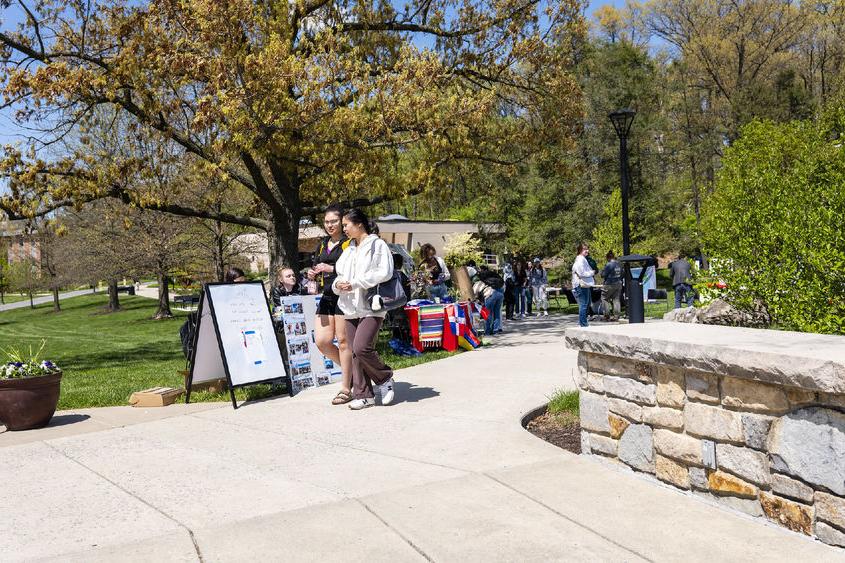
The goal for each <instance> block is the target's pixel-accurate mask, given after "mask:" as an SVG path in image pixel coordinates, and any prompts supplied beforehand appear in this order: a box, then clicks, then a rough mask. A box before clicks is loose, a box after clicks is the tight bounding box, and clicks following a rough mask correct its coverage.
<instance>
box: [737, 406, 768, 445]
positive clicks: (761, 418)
mask: <svg viewBox="0 0 845 563" xmlns="http://www.w3.org/2000/svg"><path fill="white" fill-rule="evenodd" d="M773 420H774V417H771V416H766V415H764V414H745V413H743V414H742V433H743V435H744V436H745V444H746V445H747V446H748V447H750V448H754V449H756V450H765V449H766V440H768V438H769V428H771V426H772V421H773Z"/></svg>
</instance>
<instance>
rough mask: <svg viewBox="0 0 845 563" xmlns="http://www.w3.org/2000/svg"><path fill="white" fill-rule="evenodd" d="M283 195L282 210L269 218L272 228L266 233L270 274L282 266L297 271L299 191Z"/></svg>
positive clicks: (295, 190)
mask: <svg viewBox="0 0 845 563" xmlns="http://www.w3.org/2000/svg"><path fill="white" fill-rule="evenodd" d="M281 191H282V193H283V194H284V196H285V197H284V201H283V205H282V206H281V207H282V209H278V210H275V212H274V213H273V216H272V217H271V218H270V221H271V222H272V227H271V228H270V230H269V231H267V244H268V246H269V247H270V248H269V249H270V272H277V271H278V269H279V268H280V267H282V266H285V267H289V268H293V269H294V270H296V271H298V270H299V216H300V215H301V211H302V204H301V202H300V201H299V190H298V189H294V188H289V189H283V190H281Z"/></svg>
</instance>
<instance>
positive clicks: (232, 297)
mask: <svg viewBox="0 0 845 563" xmlns="http://www.w3.org/2000/svg"><path fill="white" fill-rule="evenodd" d="M194 338H195V340H194V348H193V351H192V353H191V369H190V373H189V375H188V390H187V394H186V396H185V402H186V403H188V402H189V401H190V398H191V387H192V386H193V384H194V383H202V382H204V381H214V380H217V379H223V378H225V379H226V381H227V383H228V384H229V394H230V395H231V397H232V406H233V407H234V408H238V404H237V402H236V401H235V388H236V387H243V386H246V385H253V384H256V383H269V382H271V381H274V380H277V379H280V378H284V377H286V375H287V374H286V373H285V366H284V362H283V361H282V354H281V351H280V350H279V344H278V341H277V339H276V331H275V330H274V328H273V321H272V319H271V318H270V309H269V308H268V306H267V298H266V297H265V294H264V284H263V283H262V282H243V283H209V284H205V290H204V291H203V293H202V295H201V296H200V303H199V317H198V320H197V327H196V333H195V336H194ZM288 381H290V380H288ZM288 388H290V385H288Z"/></svg>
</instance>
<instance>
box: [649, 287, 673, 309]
mask: <svg viewBox="0 0 845 563" xmlns="http://www.w3.org/2000/svg"><path fill="white" fill-rule="evenodd" d="M647 298H648V300H649V301H660V300H663V301H666V310H667V311H668V310H669V292H668V291H666V290H665V289H649V290H648V296H647Z"/></svg>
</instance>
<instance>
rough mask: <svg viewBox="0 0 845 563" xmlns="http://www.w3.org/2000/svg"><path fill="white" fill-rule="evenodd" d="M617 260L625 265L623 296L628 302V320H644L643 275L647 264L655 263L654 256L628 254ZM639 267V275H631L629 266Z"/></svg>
mask: <svg viewBox="0 0 845 563" xmlns="http://www.w3.org/2000/svg"><path fill="white" fill-rule="evenodd" d="M619 261H620V262H622V263H623V264H624V265H625V296H626V297H627V302H628V322H629V323H644V322H645V303H644V302H643V276H645V272H646V269H647V268H648V267H649V266H654V265H656V264H657V259H656V258H655V257H654V256H645V255H644V254H628V255H627V256H620V257H619ZM632 267H633V268H640V275H638V276H637V277H636V278H634V277H632V276H631V268H632Z"/></svg>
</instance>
